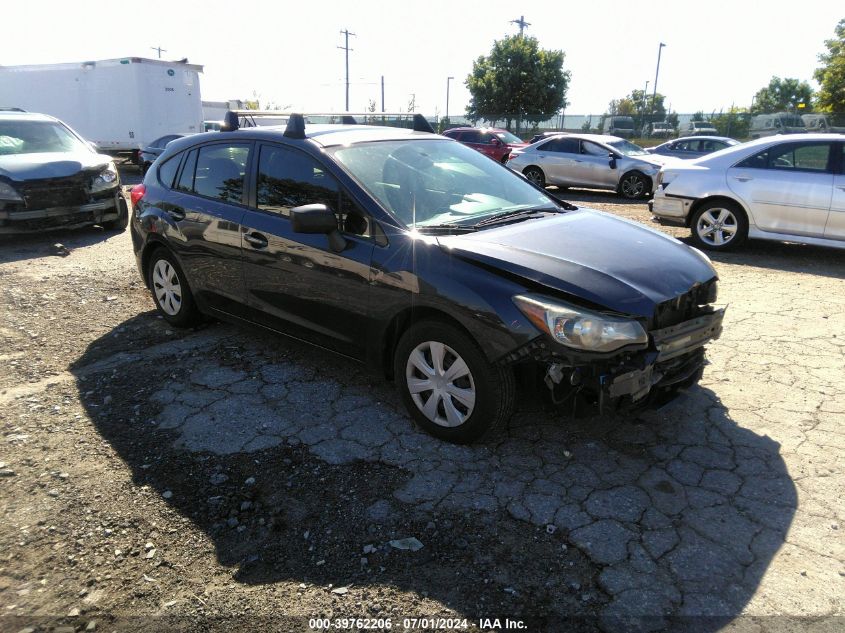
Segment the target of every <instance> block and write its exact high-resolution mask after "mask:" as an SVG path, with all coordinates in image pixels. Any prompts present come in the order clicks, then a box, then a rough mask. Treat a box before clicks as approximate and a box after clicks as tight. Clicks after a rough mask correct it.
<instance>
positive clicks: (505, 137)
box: [494, 132, 522, 143]
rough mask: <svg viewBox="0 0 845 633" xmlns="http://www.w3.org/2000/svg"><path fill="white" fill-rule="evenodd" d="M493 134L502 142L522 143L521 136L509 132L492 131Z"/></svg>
mask: <svg viewBox="0 0 845 633" xmlns="http://www.w3.org/2000/svg"><path fill="white" fill-rule="evenodd" d="M494 134H495V135H496V136H497V137H498V138H499V140H500V141H502V142H504V143H522V139H521V138H519V137H518V136H517V135H516V134H511V133H510V132H494Z"/></svg>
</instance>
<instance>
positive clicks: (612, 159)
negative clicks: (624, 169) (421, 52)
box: [607, 152, 616, 169]
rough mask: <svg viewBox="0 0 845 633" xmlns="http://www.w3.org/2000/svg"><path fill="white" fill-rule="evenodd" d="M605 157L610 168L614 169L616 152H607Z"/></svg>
mask: <svg viewBox="0 0 845 633" xmlns="http://www.w3.org/2000/svg"><path fill="white" fill-rule="evenodd" d="M607 158H608V159H609V162H608V165H610V168H611V169H616V154H614V153H613V152H609V153H608V154H607Z"/></svg>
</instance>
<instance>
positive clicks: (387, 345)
mask: <svg viewBox="0 0 845 633" xmlns="http://www.w3.org/2000/svg"><path fill="white" fill-rule="evenodd" d="M421 321H441V322H443V323H448V324H449V325H451V326H454V327H456V328H458V329H459V330H461V331H462V332H463V333H464V334H466V335H467V337H469V339H470V340H472V341H473V342H475V337H473V336H472V334H470V332H469V331H468V330H467V329H466V328H465V327H464V326H463V325H462V324H461V322H460V321H458V320H457V319H455V318H454V317H452V316H450V315H449V314H447V313H445V312H443V311H441V310H438V309H437V308H429V307H414V308H406V309H405V310H402V311H401V312H400V313H399V314H397V315H396V316H394V317H393V318H392V319H391V320H390V323H388V325H387V327H386V328H385V329H384V335H383V336H382V342H381V359H380V360H381V365H382V369H383V370H384V375H385V377H386V378H387V379H388V380H393V354H394V352H395V351H396V345H397V344H398V343H399V339H400V338H402V335H403V334H404V333H405V332H406V331H407V330H408V329H409V328H410V327H411V326H413V325H415V324H417V323H419V322H421Z"/></svg>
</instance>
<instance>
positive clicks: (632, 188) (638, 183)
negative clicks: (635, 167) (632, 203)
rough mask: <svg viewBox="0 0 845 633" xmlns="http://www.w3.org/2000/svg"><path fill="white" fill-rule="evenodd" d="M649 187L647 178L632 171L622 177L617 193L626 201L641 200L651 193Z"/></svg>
mask: <svg viewBox="0 0 845 633" xmlns="http://www.w3.org/2000/svg"><path fill="white" fill-rule="evenodd" d="M649 185H650V182H649V180H648V178H646V177H645V176H643V175H642V174H641V173H640V172H638V171H632V172H629V173H627V174H625V175H624V176H622V180H621V181H620V182H619V193H620V194H621V195H622V197H623V198H626V199H627V200H641V199H643V198H646V197H648V194H649V193H651V187H650V186H649Z"/></svg>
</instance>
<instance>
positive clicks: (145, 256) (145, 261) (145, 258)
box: [141, 240, 167, 285]
mask: <svg viewBox="0 0 845 633" xmlns="http://www.w3.org/2000/svg"><path fill="white" fill-rule="evenodd" d="M160 248H167V247H166V246H165V245H164V244H162V243H161V242H159V241H157V240H153V241H152V242H150V243H149V244H147V245H146V246H145V247H144V251H143V252H142V253H141V270H142V271H143V272H144V283H145V284H147V285H149V280H148V279H147V268H148V267H149V265H150V257H152V255H153V253H155V252H156V251H157V250H158V249H160Z"/></svg>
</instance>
